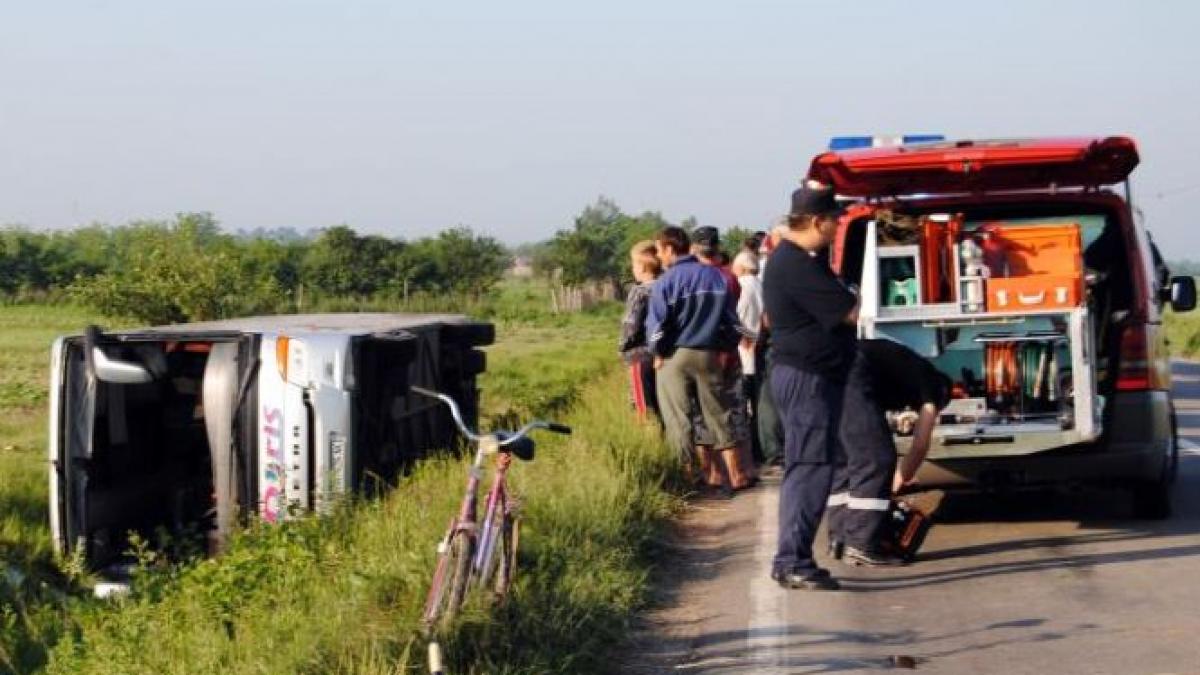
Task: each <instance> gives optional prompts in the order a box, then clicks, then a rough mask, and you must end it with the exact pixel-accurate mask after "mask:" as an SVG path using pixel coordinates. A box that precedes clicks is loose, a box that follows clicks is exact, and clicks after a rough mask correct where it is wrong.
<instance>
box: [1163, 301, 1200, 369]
mask: <svg viewBox="0 0 1200 675" xmlns="http://www.w3.org/2000/svg"><path fill="white" fill-rule="evenodd" d="M1167 339H1168V340H1170V341H1171V354H1172V355H1173V356H1182V357H1185V358H1189V359H1197V358H1200V310H1196V311H1193V312H1188V313H1187V314H1170V313H1169V314H1167Z"/></svg>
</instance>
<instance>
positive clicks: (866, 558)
mask: <svg viewBox="0 0 1200 675" xmlns="http://www.w3.org/2000/svg"><path fill="white" fill-rule="evenodd" d="M842 555H843V557H844V558H845V562H848V563H850V564H851V565H862V566H866V567H897V566H900V565H907V564H908V561H907V560H905V559H904V558H901V557H900V556H898V555H894V554H892V553H884V552H882V551H872V550H868V549H861V548H855V547H853V546H846V547H845V550H844V551H843V554H842Z"/></svg>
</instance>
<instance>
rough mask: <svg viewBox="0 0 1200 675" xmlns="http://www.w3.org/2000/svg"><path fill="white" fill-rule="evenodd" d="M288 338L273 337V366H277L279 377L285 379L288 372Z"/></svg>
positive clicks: (289, 340)
mask: <svg viewBox="0 0 1200 675" xmlns="http://www.w3.org/2000/svg"><path fill="white" fill-rule="evenodd" d="M289 342H291V339H290V338H287V337H285V336H282V335H281V336H279V337H278V338H276V339H275V366H276V367H277V368H279V377H281V378H283V379H284V380H285V381H286V380H287V374H288V343H289Z"/></svg>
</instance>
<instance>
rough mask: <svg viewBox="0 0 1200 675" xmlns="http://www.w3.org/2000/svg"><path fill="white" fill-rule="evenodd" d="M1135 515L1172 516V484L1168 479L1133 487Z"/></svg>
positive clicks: (1136, 516)
mask: <svg viewBox="0 0 1200 675" xmlns="http://www.w3.org/2000/svg"><path fill="white" fill-rule="evenodd" d="M1133 517H1134V518H1137V519H1139V520H1166V519H1167V518H1170V517H1171V485H1170V483H1168V482H1167V481H1166V480H1157V481H1153V482H1145V483H1142V484H1139V485H1137V486H1135V487H1134V488H1133Z"/></svg>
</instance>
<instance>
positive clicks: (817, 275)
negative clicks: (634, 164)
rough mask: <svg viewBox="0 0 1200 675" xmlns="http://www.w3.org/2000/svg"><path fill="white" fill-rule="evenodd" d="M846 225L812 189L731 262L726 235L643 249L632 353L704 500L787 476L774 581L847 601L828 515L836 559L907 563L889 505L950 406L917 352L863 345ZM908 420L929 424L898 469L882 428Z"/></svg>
mask: <svg viewBox="0 0 1200 675" xmlns="http://www.w3.org/2000/svg"><path fill="white" fill-rule="evenodd" d="M841 214H842V210H841V208H840V207H839V206H838V204H837V202H836V200H835V199H834V195H833V193H832V191H831V190H829V189H828V188H825V187H823V186H820V185H812V184H806V185H805V186H803V187H801V188H800V189H798V190H796V191H795V192H794V193H793V194H792V204H791V210H790V212H789V213H788V215H787V216H785V217H784V218H783V219H781V222H780V223H778V224H776V226H775V227H774V228H773V229H772V230H771V232H770V233H769V234H767V233H764V232H760V233H757V234H755V235H754V236H752V237H750V238H748V239H747V240H746V241H745V242H743V243H742V245H741V247H740V249H739V250H738V251H737V253H736V254H735V255H734V256H733V257H732V259H730V258H729V256H728V255H727V254H726V252H725V251H723V250H722V249H721V246H720V240H719V237H718V232H717V230H716V228H713V227H700V228H696V230H695V231H694V232H692V233H691V235H690V236H689V234H688V233H687V232H686V231H685V230H683V229H682V228H679V227H666V228H663V229H662V230H661V231H659V232H658V233H657V235H656V237H655V239H654V240H653V241H644V242H640V243H638V244H637V245H636V246H634V247H633V250H632V251H631V263H632V269H633V276H634V278H635V279H636V280H637V285H635V286H634V287H633V289H632V290H631V291H630V293H629V295H628V297H627V305H626V312H625V317H624V319H623V322H622V330H621V340H620V351H621V354H622V356H623V358H624V360H625V362H626V364H627V365H628V366H629V370H630V382H631V394H632V400H633V405H634V408H635V410H636V411H637V414H638V417H639V418H640V419H643V420H650V419H654V420H657V422H658V424H659V425H660V426H661V427H662V429H663V430H664V432H665V434H666V437H667V440H668V442H669V444H670V446H671V447H672V448H674V449H675V450H676V451H677V452H678V453H679V455H680V458H681V461H682V462H683V466H684V468H685V471H686V472H687V475H688V476H689V477H691V479H692V480H693V481H694V482H695V483H696V485H697V486H698V487H700V488H703V489H706V490H711V491H715V492H718V493H720V494H723V495H726V496H729V495H732V494H733V492H735V491H737V490H742V489H746V488H750V487H753V486H754V485H755V484H756V483H757V482H758V466H759V465H767V466H770V465H779V466H781V467H782V478H781V487H780V501H779V537H778V549H777V553H776V556H775V559H774V563H773V567H772V571H771V576H772V578H774V579H775V580H776V581H777V582H779V584H780V585H782V586H784V587H786V588H793V589H812V590H830V589H836V588H837V587H838V584H837V582H836V581H835V580H834V579H833V577H832V576H831V575H830V574H829V572H828V571H827V570H825V569H823V568H821V567H819V566H818V565H817V563H816V561H815V559H814V556H813V540H814V538H815V536H816V531H817V527H818V525H819V523H820V522H821V519H822V517H823V516H824V515H825V514H826V510H827V508H828V519H829V537H830V551H831V554H832V556H833V557H834V558H836V559H843V560H845V561H846V562H849V563H852V564H857V565H872V566H875V565H894V564H901V563H902V562H903V560H902V559H901V558H900V557H899V556H898V555H896V553H895V552H894V551H888V550H886V548H885V547H882V546H881V543H882V537H883V534H884V529H885V526H886V518H887V514H888V511H889V508H890V506H891V498H892V495H893V493H894V492H895V491H897V490H899V489H901V488H903V487H904V486H906V485H910V484H911V483H912V482H913V480H914V476H915V473H916V470H917V467H918V466H919V465H920V463H921V461H922V460H923V458H924V455H925V452H926V451H927V449H928V444H929V438H930V434H931V433H932V429H933V423H934V421H935V420H936V417H937V412H938V411H939V410H940V409H941V408H942V407H943V406H944V405H945V404H946V401H947V399H948V397H949V395H950V392H949V389H950V388H949V381H948V379H947V378H946V377H945V376H943V375H941V374H940V373H938V372H937V371H936V369H934V368H933V367H932V366H931V365H930V364H929V363H928V362H927V361H925V360H924V359H922V358H921V357H920V356H919V355H917V354H915V353H914V352H912V351H911V350H909V349H907V348H906V347H903V346H902V345H899V344H896V343H893V342H889V341H886V340H859V339H858V336H857V329H856V326H857V323H858V307H859V299H858V295H857V293H856V291H855V289H853V288H852V287H849V286H847V285H846V284H845V283H844V282H843V281H842V280H841V279H839V278H838V277H837V275H836V274H835V272H834V271H833V270H832V269H831V266H830V263H829V256H828V249H829V246H830V244H831V243H832V241H833V239H834V236H835V234H836V232H837V229H838V223H839V217H840V216H841ZM768 262H769V263H770V264H769V265H768ZM898 407H904V408H910V409H914V410H918V411H920V420H919V422H918V423H917V425H916V428H917V432H916V434H915V437H914V442H913V444H912V450H911V451H910V452H909V454H908V455H907V456H906V461H905V462H904V463H903V465H902V466H900V467H899V468H897V457H896V448H895V445H894V442H893V438H892V430H891V429H890V428H889V426H888V423H887V422H886V420H885V418H884V415H883V411H884V410H891V409H896V408H898ZM843 410H852V411H853V413H852V414H846V415H843Z"/></svg>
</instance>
